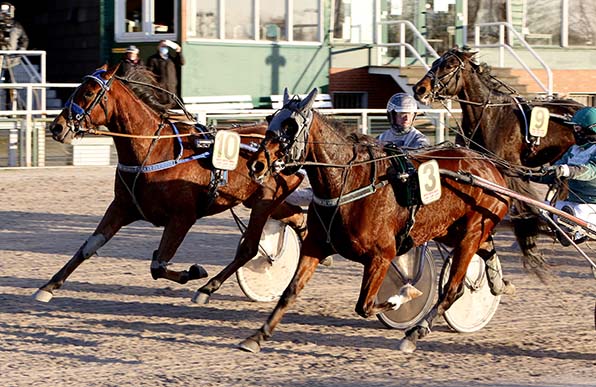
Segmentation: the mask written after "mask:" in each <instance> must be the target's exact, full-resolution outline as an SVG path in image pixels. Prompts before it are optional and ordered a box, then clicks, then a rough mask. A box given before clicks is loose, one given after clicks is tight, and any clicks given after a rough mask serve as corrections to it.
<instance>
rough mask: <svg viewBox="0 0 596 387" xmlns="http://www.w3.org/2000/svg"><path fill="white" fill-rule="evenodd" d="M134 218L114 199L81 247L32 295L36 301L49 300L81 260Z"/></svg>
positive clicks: (135, 218)
mask: <svg viewBox="0 0 596 387" xmlns="http://www.w3.org/2000/svg"><path fill="white" fill-rule="evenodd" d="M135 220H138V217H137V216H136V215H134V214H133V213H131V212H129V211H127V207H126V206H124V205H122V204H120V203H118V202H116V201H112V203H111V204H110V206H109V207H108V209H107V210H106V212H105V214H104V215H103V218H102V219H101V221H100V222H99V224H98V225H97V228H96V229H95V231H94V232H93V234H92V235H91V236H90V237H89V238H88V239H87V240H86V241H85V242H84V243H83V245H82V246H81V247H79V250H78V251H77V252H76V253H75V254H74V255H73V257H72V258H71V259H70V260H69V261H68V262H67V263H66V264H65V265H64V266H63V267H62V269H60V270H59V271H58V272H57V273H56V274H54V276H53V277H52V278H51V279H50V281H49V282H48V283H46V284H45V285H43V286H42V287H40V288H39V289H38V290H37V291H36V292H35V293H34V294H33V297H34V298H35V299H36V300H37V301H41V302H49V301H50V300H51V299H52V298H53V297H54V290H56V289H58V288H60V287H61V286H62V285H63V284H64V281H66V279H67V278H68V277H69V276H70V275H71V274H72V272H74V271H75V270H76V268H77V267H79V265H80V264H81V263H83V261H85V260H86V259H87V258H89V257H90V256H92V255H93V254H95V252H96V251H97V250H99V248H100V247H102V246H103V245H105V244H106V243H107V242H108V241H109V240H110V239H112V237H113V236H114V234H116V233H117V232H118V230H120V229H121V228H122V227H123V226H126V225H128V224H130V223H132V222H134V221H135Z"/></svg>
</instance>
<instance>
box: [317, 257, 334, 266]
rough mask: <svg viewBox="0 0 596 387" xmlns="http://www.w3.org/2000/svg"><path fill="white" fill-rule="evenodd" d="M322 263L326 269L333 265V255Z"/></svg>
mask: <svg viewBox="0 0 596 387" xmlns="http://www.w3.org/2000/svg"><path fill="white" fill-rule="evenodd" d="M320 263H321V265H323V266H326V267H329V266H331V265H333V255H330V256H328V257H325V258H323V259H322V260H321V262H320Z"/></svg>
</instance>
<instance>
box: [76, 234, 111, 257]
mask: <svg viewBox="0 0 596 387" xmlns="http://www.w3.org/2000/svg"><path fill="white" fill-rule="evenodd" d="M106 242H107V239H106V237H105V236H103V235H102V234H95V235H91V236H90V237H89V239H87V240H86V241H85V244H83V246H82V247H81V254H82V255H83V259H87V258H89V257H90V256H92V255H93V254H95V252H96V251H97V250H99V248H100V247H101V246H103V245H105V244H106Z"/></svg>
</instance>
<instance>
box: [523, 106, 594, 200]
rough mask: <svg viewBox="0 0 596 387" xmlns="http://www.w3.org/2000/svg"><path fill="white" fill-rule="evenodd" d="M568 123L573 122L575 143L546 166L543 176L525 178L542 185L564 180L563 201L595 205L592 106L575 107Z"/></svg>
mask: <svg viewBox="0 0 596 387" xmlns="http://www.w3.org/2000/svg"><path fill="white" fill-rule="evenodd" d="M570 123H571V124H573V137H574V138H575V144H574V145H572V146H571V147H569V149H567V151H566V152H565V153H564V154H563V156H561V158H560V159H559V160H557V161H555V162H554V163H553V165H552V166H550V167H548V168H547V169H546V173H545V174H544V175H529V176H528V177H529V179H530V180H532V181H535V182H538V183H544V184H553V183H555V182H556V181H557V180H559V181H560V180H567V181H568V187H569V196H568V198H567V199H566V200H567V201H569V202H574V203H589V204H596V108H594V107H585V108H582V109H580V110H578V111H577V112H575V114H574V115H573V117H572V118H571V122H570Z"/></svg>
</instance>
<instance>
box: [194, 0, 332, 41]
mask: <svg viewBox="0 0 596 387" xmlns="http://www.w3.org/2000/svg"><path fill="white" fill-rule="evenodd" d="M250 1H251V4H252V13H253V20H252V23H253V26H252V27H253V35H254V36H255V38H254V39H226V38H225V10H226V8H225V7H226V6H225V0H219V1H218V2H217V3H218V5H217V12H218V15H217V23H218V24H217V31H216V36H217V37H216V38H199V37H196V36H192V35H191V33H193V32H194V29H195V27H194V24H191V19H192V12H187V15H186V18H187V20H186V25H187V27H186V41H188V42H200V43H213V44H243V45H296V46H321V45H322V44H323V42H324V29H325V25H324V4H323V3H324V0H317V6H318V18H317V24H318V34H317V35H318V36H317V40H313V41H305V40H293V37H294V24H293V20H294V15H293V10H294V4H295V2H300V0H284V1H285V7H286V15H285V19H286V21H287V23H286V26H285V28H286V31H285V32H286V36H287V37H288V39H287V40H276V41H273V40H268V39H263V38H262V37H261V34H260V7H261V0H250ZM187 7H188V8H192V7H193V6H192V5H187Z"/></svg>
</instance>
